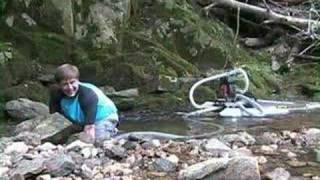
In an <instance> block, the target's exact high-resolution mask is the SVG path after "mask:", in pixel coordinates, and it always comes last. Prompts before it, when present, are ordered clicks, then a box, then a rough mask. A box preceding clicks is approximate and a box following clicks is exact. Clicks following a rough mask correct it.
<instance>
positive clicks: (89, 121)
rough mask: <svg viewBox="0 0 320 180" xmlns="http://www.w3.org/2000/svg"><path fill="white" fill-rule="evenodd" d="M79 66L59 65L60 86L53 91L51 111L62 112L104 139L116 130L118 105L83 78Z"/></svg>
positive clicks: (58, 78) (57, 78)
mask: <svg viewBox="0 0 320 180" xmlns="http://www.w3.org/2000/svg"><path fill="white" fill-rule="evenodd" d="M79 75H80V73H79V70H78V68H77V67H76V66H73V65H70V64H63V65H61V66H59V67H58V68H57V69H56V73H55V81H56V83H57V89H56V90H55V91H52V92H51V95H50V101H49V108H50V113H54V112H59V113H61V114H63V115H64V116H65V117H66V118H67V119H69V120H70V121H71V122H72V123H74V124H79V125H83V126H84V133H85V134H87V135H89V137H91V138H93V139H95V140H97V141H100V140H103V139H107V138H110V137H111V136H113V135H115V134H116V130H117V129H116V126H117V123H118V114H117V108H116V106H115V105H114V103H113V102H112V101H111V100H110V99H109V98H108V97H107V96H106V95H104V94H103V92H102V91H101V90H100V89H99V88H97V87H96V86H94V85H92V84H89V83H83V82H80V81H79Z"/></svg>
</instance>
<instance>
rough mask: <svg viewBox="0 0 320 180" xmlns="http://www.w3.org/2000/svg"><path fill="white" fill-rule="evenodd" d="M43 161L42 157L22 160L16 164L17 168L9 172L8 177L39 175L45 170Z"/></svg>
mask: <svg viewBox="0 0 320 180" xmlns="http://www.w3.org/2000/svg"><path fill="white" fill-rule="evenodd" d="M44 161H45V159H44V158H42V157H38V158H36V159H34V160H22V161H20V162H19V163H17V165H18V166H17V167H16V168H14V169H12V170H11V172H10V175H12V176H13V175H15V174H20V175H22V176H23V177H28V176H31V175H36V174H39V173H41V172H42V171H43V170H44V169H45V166H44Z"/></svg>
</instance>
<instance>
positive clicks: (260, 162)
mask: <svg viewBox="0 0 320 180" xmlns="http://www.w3.org/2000/svg"><path fill="white" fill-rule="evenodd" d="M257 161H258V163H259V164H265V163H267V162H268V160H267V158H266V157H264V156H258V157H257Z"/></svg>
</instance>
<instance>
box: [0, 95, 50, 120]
mask: <svg viewBox="0 0 320 180" xmlns="http://www.w3.org/2000/svg"><path fill="white" fill-rule="evenodd" d="M5 111H6V112H7V113H8V115H9V116H10V117H11V118H12V119H15V120H19V121H22V120H27V119H32V118H35V117H38V116H43V115H48V114H49V109H48V106H46V105H45V104H43V103H40V102H34V101H31V100H29V99H25V98H20V99H17V100H12V101H9V102H7V103H6V105H5Z"/></svg>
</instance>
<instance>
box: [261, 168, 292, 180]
mask: <svg viewBox="0 0 320 180" xmlns="http://www.w3.org/2000/svg"><path fill="white" fill-rule="evenodd" d="M290 176H291V175H290V173H289V172H288V171H286V170H285V169H283V168H276V169H274V170H273V171H272V172H269V173H267V174H266V177H267V178H268V179H270V180H288V179H289V178H290Z"/></svg>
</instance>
